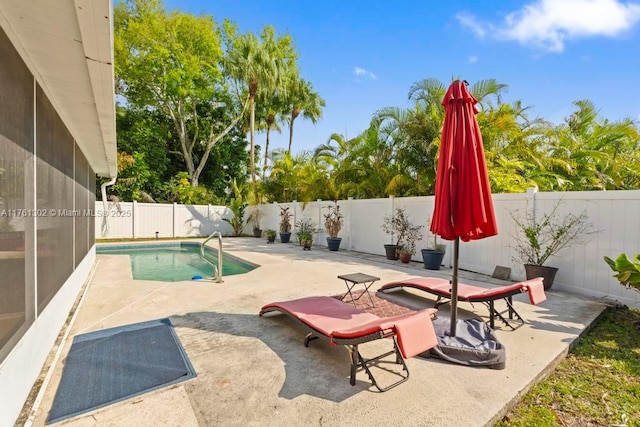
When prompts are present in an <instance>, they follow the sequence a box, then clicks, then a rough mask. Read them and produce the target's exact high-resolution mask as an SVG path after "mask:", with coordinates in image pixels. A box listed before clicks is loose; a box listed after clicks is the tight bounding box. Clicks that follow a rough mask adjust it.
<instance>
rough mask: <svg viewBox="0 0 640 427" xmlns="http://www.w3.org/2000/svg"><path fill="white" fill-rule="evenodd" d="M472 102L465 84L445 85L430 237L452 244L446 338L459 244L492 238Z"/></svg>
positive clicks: (454, 312) (454, 296) (453, 312)
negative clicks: (445, 91)
mask: <svg viewBox="0 0 640 427" xmlns="http://www.w3.org/2000/svg"><path fill="white" fill-rule="evenodd" d="M477 102H478V100H477V99H475V98H474V97H473V95H471V93H470V92H469V90H468V89H467V83H466V82H465V81H461V80H456V81H454V82H453V83H451V86H449V89H448V90H447V93H446V94H445V96H444V99H443V100H442V105H443V106H444V108H445V116H444V126H443V128H442V138H441V141H440V153H439V158H438V169H437V171H436V172H437V173H436V192H435V196H436V197H435V206H434V208H433V215H432V221H431V232H432V233H434V234H437V235H439V236H440V237H442V238H443V239H446V240H454V241H455V242H454V247H453V249H454V251H453V277H452V281H451V294H452V295H451V296H452V299H451V335H452V336H453V335H455V324H456V316H457V298H458V249H459V243H460V239H462V240H463V241H465V242H467V241H469V240H477V239H483V238H485V237H489V236H495V235H496V234H498V227H497V225H496V220H495V214H494V211H493V200H492V198H491V187H490V185H489V177H488V173H487V164H486V161H485V157H484V147H483V146H482V135H481V133H480V127H479V126H478V122H477V121H476V114H477V113H478V110H477V108H476V107H475V104H476V103H477Z"/></svg>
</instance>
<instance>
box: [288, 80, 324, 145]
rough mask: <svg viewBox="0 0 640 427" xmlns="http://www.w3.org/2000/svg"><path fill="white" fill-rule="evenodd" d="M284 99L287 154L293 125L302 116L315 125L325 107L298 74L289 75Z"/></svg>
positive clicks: (291, 138) (311, 86) (321, 100)
mask: <svg viewBox="0 0 640 427" xmlns="http://www.w3.org/2000/svg"><path fill="white" fill-rule="evenodd" d="M286 87H287V91H286V98H285V104H284V105H285V110H284V112H285V113H286V114H289V120H288V122H289V147H288V149H287V152H288V153H291V144H292V143H293V123H294V121H295V120H296V118H298V116H299V115H300V114H302V118H304V119H308V120H311V122H312V123H314V124H315V123H316V122H317V121H318V119H320V118H321V117H322V107H324V106H325V105H326V103H325V101H324V99H322V97H321V96H320V95H319V94H318V93H317V92H315V91H314V90H313V85H312V84H311V82H309V81H307V80H304V79H302V78H300V77H299V76H298V73H297V72H295V73H291V74H289V76H288V80H287V82H286Z"/></svg>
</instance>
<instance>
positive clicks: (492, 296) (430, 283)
mask: <svg viewBox="0 0 640 427" xmlns="http://www.w3.org/2000/svg"><path fill="white" fill-rule="evenodd" d="M398 288H412V289H418V290H420V291H425V292H428V293H430V294H434V295H437V296H438V299H437V300H436V303H435V306H436V307H438V306H440V305H441V304H444V303H446V302H447V301H442V300H443V299H446V300H450V299H451V282H450V281H449V280H446V279H439V278H436V277H414V278H411V279H406V280H399V281H397V282H391V283H387V284H385V285H383V286H382V287H381V288H380V289H378V292H382V293H388V292H390V291H392V290H396V289H398ZM522 292H528V293H529V301H530V302H531V304H534V305H536V304H538V303H541V302H542V301H544V300H546V299H547V297H546V295H545V293H544V285H543V284H542V278H541V277H537V278H535V279H531V280H527V281H526V282H520V283H514V284H513V285H507V286H499V287H495V288H481V287H480V286H471V285H465V284H462V283H458V301H466V302H470V303H474V302H481V303H484V304H485V305H486V306H487V307H488V308H489V326H490V327H491V329H494V326H495V324H494V323H495V322H494V318H495V317H497V318H499V319H500V320H502V321H503V322H504V323H505V325H507V326H508V327H510V328H511V329H516V327H515V326H513V324H512V322H510V320H511V321H513V320H514V316H515V317H516V318H517V320H519V321H520V326H521V325H522V324H524V319H523V318H522V316H520V314H518V312H517V311H516V310H515V308H513V299H512V297H513V295H517V294H519V293H522ZM500 299H503V300H504V301H505V302H506V304H507V310H505V311H502V312H499V311H498V310H496V307H495V304H494V303H495V301H496V300H500ZM505 313H508V316H509V320H507V319H506V318H505V317H504V316H503V314H505Z"/></svg>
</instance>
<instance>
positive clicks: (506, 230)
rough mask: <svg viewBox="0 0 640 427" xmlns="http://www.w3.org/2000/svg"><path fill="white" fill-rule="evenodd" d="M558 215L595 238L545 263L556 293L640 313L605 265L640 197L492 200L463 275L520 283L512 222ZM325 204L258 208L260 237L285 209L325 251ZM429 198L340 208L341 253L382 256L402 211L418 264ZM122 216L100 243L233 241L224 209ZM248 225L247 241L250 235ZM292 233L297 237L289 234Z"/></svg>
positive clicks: (637, 246)
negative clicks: (584, 217) (576, 220)
mask: <svg viewBox="0 0 640 427" xmlns="http://www.w3.org/2000/svg"><path fill="white" fill-rule="evenodd" d="M559 201H560V202H561V203H560V206H559V209H558V213H559V214H560V215H562V214H563V213H569V212H572V213H574V214H579V213H581V212H582V211H584V210H586V212H587V214H588V216H589V222H590V223H591V224H593V228H594V229H595V230H597V234H596V235H595V236H594V237H593V238H592V239H591V240H590V241H588V242H587V243H585V244H579V245H574V246H572V247H570V248H567V249H565V250H563V251H562V252H560V253H559V254H558V256H556V257H552V258H550V259H549V260H548V261H547V263H546V265H550V266H553V267H558V268H559V271H558V274H557V276H556V280H555V282H554V285H553V286H554V289H559V290H565V291H571V292H574V293H579V294H583V295H586V296H591V297H599V298H600V297H602V298H610V299H613V300H616V301H619V302H621V303H623V304H626V305H629V306H632V307H637V308H640V293H638V292H635V291H632V290H628V289H626V288H624V287H623V286H621V285H620V284H619V283H618V282H617V280H615V279H614V278H612V274H613V272H612V271H611V270H610V269H609V267H608V266H607V265H606V263H605V262H604V261H603V257H604V256H605V255H606V256H609V257H612V258H615V257H616V256H618V255H619V254H620V253H627V254H628V255H633V254H636V253H640V191H638V190H633V191H586V192H562V193H536V192H533V191H531V192H527V193H520V194H496V195H494V196H493V202H494V208H495V212H496V220H497V223H498V232H499V233H498V235H497V236H494V237H490V238H486V239H482V240H477V241H472V242H461V243H460V258H459V262H460V268H461V269H464V270H469V271H474V272H478V273H484V274H492V273H493V270H494V269H495V267H496V266H505V267H509V268H511V278H512V279H513V280H523V279H524V268H523V267H522V265H521V264H520V262H519V261H518V260H515V259H514V256H515V255H516V253H515V250H514V249H513V248H512V246H513V243H514V242H513V236H514V235H515V234H516V231H517V230H516V227H515V224H514V221H513V219H512V214H514V215H516V216H521V215H524V213H525V212H530V213H532V214H534V215H536V217H538V218H539V217H541V216H542V215H544V214H545V213H548V212H550V211H551V210H552V209H553V208H554V207H555V206H556V204H557V203H558V202H559ZM332 203H333V202H329V201H320V200H319V201H316V202H311V203H308V204H307V205H306V206H305V207H304V208H303V204H302V203H298V202H293V203H283V204H278V203H273V204H269V205H261V206H260V210H261V213H262V215H261V220H260V226H261V228H262V229H263V230H266V229H270V228H271V229H275V230H278V224H279V222H280V207H281V206H282V207H285V206H289V207H290V212H291V213H292V214H293V220H292V224H295V223H296V222H297V221H300V220H303V219H310V220H311V221H313V223H314V224H315V225H316V227H317V228H318V229H319V231H318V232H317V233H316V239H315V243H316V244H317V245H323V246H326V240H325V237H326V234H325V233H324V230H323V215H324V214H325V213H326V212H327V210H326V209H325V207H326V206H328V205H330V204H332ZM433 203H434V197H433V196H428V197H402V198H394V197H389V198H385V199H367V200H352V199H349V200H341V201H339V202H338V204H339V205H340V210H341V212H342V213H343V215H344V217H345V219H344V225H343V227H342V230H341V231H340V234H339V237H342V244H341V246H340V250H351V251H356V252H364V253H370V254H378V255H384V248H383V244H386V243H392V240H391V236H388V235H387V234H385V233H384V231H383V230H382V227H381V225H382V222H383V219H384V217H385V216H389V215H391V213H392V212H393V210H394V209H395V208H398V207H403V208H405V209H406V212H407V213H408V215H409V218H410V219H411V221H412V222H413V223H414V224H416V225H424V228H423V230H422V234H423V239H422V241H421V242H418V246H417V248H418V251H417V252H416V255H414V257H413V259H414V260H415V261H421V254H420V250H419V249H421V248H424V247H427V245H428V243H431V242H432V239H433V237H432V236H431V235H430V233H429V232H428V225H427V221H428V218H429V216H430V214H431V212H432V211H433ZM120 207H121V211H119V212H118V211H117V210H116V208H115V207H114V206H113V205H110V208H109V212H108V215H107V220H108V225H109V227H108V230H107V232H106V233H103V232H102V226H103V221H102V219H101V218H96V236H97V237H102V238H155V237H156V233H157V236H158V237H186V236H208V235H209V234H211V233H212V232H213V231H215V230H218V231H221V232H222V234H223V235H231V234H232V232H233V230H232V228H231V226H230V225H229V224H228V223H227V222H225V221H223V218H231V217H232V213H231V211H230V210H229V209H228V208H226V207H224V206H211V205H209V206H206V205H205V206H193V205H178V204H172V205H171V204H167V205H163V204H149V203H136V202H133V203H120ZM102 209H103V208H102V202H97V203H96V212H98V213H101V212H102ZM251 228H252V227H251V225H247V226H246V227H245V233H247V234H251V231H252V230H251ZM293 231H294V232H295V229H294V230H293ZM439 243H447V244H448V248H447V255H446V256H445V261H444V262H445V264H446V265H448V266H450V265H451V256H452V254H453V248H452V242H446V241H442V240H439Z"/></svg>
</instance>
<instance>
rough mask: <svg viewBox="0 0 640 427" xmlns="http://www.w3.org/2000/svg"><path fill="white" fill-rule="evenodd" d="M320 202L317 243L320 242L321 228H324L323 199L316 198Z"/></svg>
mask: <svg viewBox="0 0 640 427" xmlns="http://www.w3.org/2000/svg"><path fill="white" fill-rule="evenodd" d="M316 203H317V204H318V228H316V244H317V245H319V244H320V230H324V228H321V227H322V199H316Z"/></svg>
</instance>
